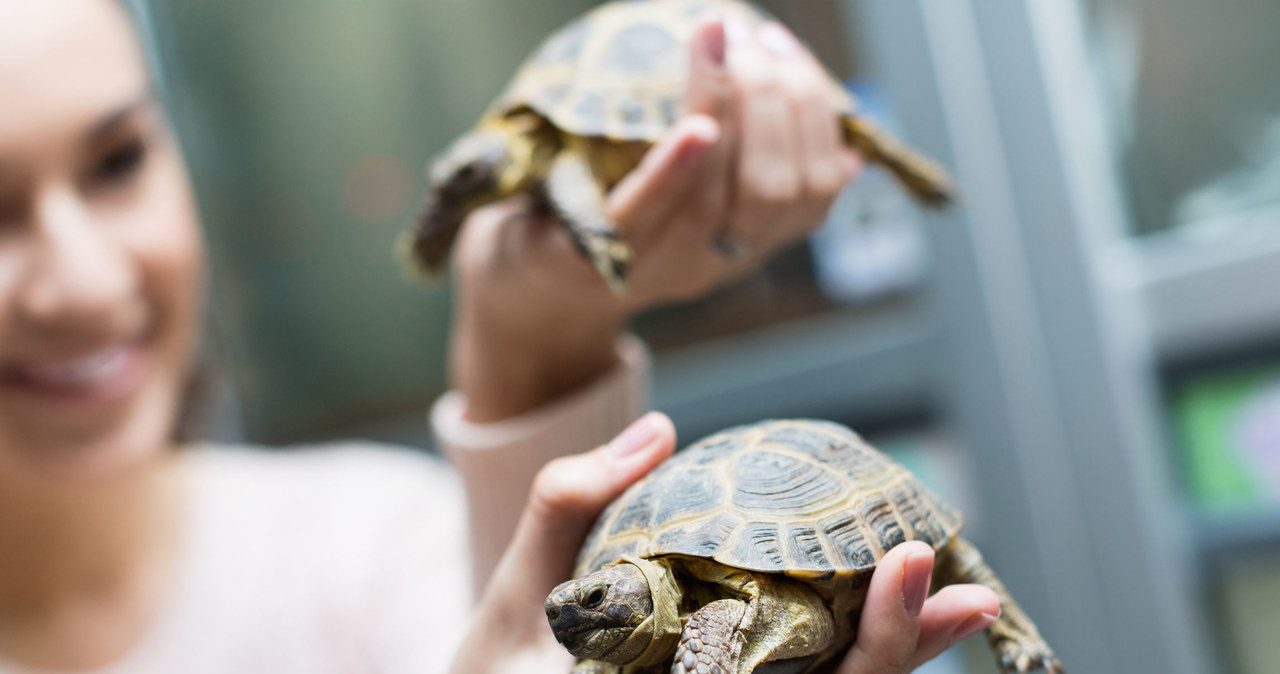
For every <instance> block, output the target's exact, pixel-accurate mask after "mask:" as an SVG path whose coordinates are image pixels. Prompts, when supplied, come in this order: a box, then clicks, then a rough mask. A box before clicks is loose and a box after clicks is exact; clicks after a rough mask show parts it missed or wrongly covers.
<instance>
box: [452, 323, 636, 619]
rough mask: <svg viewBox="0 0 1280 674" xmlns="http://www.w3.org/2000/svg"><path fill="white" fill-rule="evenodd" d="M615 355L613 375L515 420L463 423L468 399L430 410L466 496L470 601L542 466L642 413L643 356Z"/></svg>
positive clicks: (627, 343) (621, 349)
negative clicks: (616, 357) (615, 363)
mask: <svg viewBox="0 0 1280 674" xmlns="http://www.w3.org/2000/svg"><path fill="white" fill-rule="evenodd" d="M616 348H617V351H618V357H619V358H618V360H619V363H620V364H619V365H618V366H616V367H615V368H614V369H613V370H611V371H609V372H608V373H606V374H605V375H603V376H602V377H601V378H600V379H598V380H596V381H595V382H592V383H591V384H589V385H588V386H586V387H585V388H582V389H580V390H578V391H576V392H574V393H572V394H570V395H568V396H566V397H564V398H562V399H560V400H557V401H554V402H552V403H550V404H548V405H545V406H543V407H541V408H538V409H536V410H532V411H530V412H527V413H525V414H522V415H520V416H517V417H512V418H508V419H503V420H501V421H497V422H492V423H483V424H480V423H472V422H470V421H468V420H467V417H466V411H467V400H466V398H465V397H464V396H462V395H461V394H460V393H458V392H457V391H451V392H449V393H446V394H445V395H444V396H442V397H441V398H440V400H438V401H437V402H436V404H435V405H434V406H433V407H432V410H431V426H432V431H433V432H434V434H435V436H436V440H437V442H438V443H439V445H440V448H441V450H442V451H443V452H444V454H445V455H446V456H447V457H448V458H449V460H450V461H451V462H452V463H453V465H454V466H455V467H456V468H457V470H458V473H459V475H460V476H461V478H462V484H463V486H464V488H465V490H466V497H467V509H468V514H467V519H468V524H469V526H468V529H469V532H470V533H469V537H470V546H471V555H472V569H471V570H472V586H473V589H474V591H475V592H476V594H477V596H478V595H479V593H480V591H481V590H482V589H483V588H484V586H485V584H486V583H487V582H488V579H489V575H490V574H491V573H492V571H493V568H494V567H495V566H496V565H497V563H498V559H499V558H500V557H501V556H502V553H503V551H504V550H505V549H506V547H507V543H508V542H509V541H510V539H511V535H512V533H513V532H514V531H515V526H516V522H517V520H518V519H519V517H520V513H521V511H522V510H523V509H524V505H525V501H526V500H527V499H528V494H529V486H530V484H532V482H533V478H534V476H535V475H536V474H537V472H538V470H539V469H540V468H542V466H543V464H545V463H547V462H548V461H550V460H551V459H554V458H556V457H559V456H565V455H568V454H577V453H580V452H585V451H587V450H590V449H592V448H594V447H597V446H599V445H602V444H604V443H606V442H608V441H609V440H611V439H613V437H614V436H615V435H617V434H618V433H619V432H621V431H622V430H623V429H624V428H626V426H627V425H628V424H629V423H631V422H632V421H633V420H635V419H636V418H638V417H639V416H640V415H641V414H642V413H643V412H644V411H645V410H646V409H648V406H649V401H648V394H649V356H648V352H647V350H646V349H645V347H644V345H643V344H642V343H641V342H640V340H639V339H637V338H635V337H633V336H630V335H627V336H625V337H623V338H622V339H620V340H619V342H618V344H617V347H616Z"/></svg>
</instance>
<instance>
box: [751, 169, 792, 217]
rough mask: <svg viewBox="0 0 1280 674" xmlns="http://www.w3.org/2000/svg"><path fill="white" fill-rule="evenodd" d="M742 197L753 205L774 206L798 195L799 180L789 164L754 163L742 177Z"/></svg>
mask: <svg viewBox="0 0 1280 674" xmlns="http://www.w3.org/2000/svg"><path fill="white" fill-rule="evenodd" d="M743 188H744V192H743V199H744V201H746V202H747V203H748V204H749V205H751V206H753V207H763V208H774V207H777V206H780V205H783V204H786V203H787V202H789V201H792V200H794V199H796V198H797V197H799V196H800V180H799V177H798V176H797V175H796V172H795V171H794V170H792V168H791V167H789V166H781V165H778V164H763V163H761V164H756V165H755V166H753V167H750V168H749V169H748V170H747V172H746V175H745V176H744V179H743Z"/></svg>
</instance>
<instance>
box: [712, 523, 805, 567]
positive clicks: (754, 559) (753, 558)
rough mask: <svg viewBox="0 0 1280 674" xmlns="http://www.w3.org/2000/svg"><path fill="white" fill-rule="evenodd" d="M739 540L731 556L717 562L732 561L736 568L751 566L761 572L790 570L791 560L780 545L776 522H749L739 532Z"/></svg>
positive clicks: (718, 557) (718, 559)
mask: <svg viewBox="0 0 1280 674" xmlns="http://www.w3.org/2000/svg"><path fill="white" fill-rule="evenodd" d="M737 538H738V544H737V545H736V546H734V547H733V548H732V549H731V551H730V552H729V554H728V555H727V556H724V555H720V556H717V560H716V561H725V562H726V563H728V562H730V561H731V562H733V565H735V566H737V565H744V566H749V567H751V568H753V569H756V570H759V571H773V572H780V571H786V570H787V569H788V568H790V560H789V559H787V557H785V556H784V555H783V547H782V546H781V545H779V539H778V525H777V523H776V522H747V523H745V524H743V525H742V527H741V528H740V529H739V530H738V536H737ZM720 557H724V559H720Z"/></svg>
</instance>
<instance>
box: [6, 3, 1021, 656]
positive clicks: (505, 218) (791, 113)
mask: <svg viewBox="0 0 1280 674" xmlns="http://www.w3.org/2000/svg"><path fill="white" fill-rule="evenodd" d="M740 42H741V44H736V45H735V46H734V47H733V48H732V49H730V52H731V58H729V59H728V60H729V62H730V65H729V66H726V64H725V58H724V52H725V49H724V45H723V32H722V31H721V30H720V28H719V27H718V26H708V27H706V28H704V29H703V31H702V33H701V35H700V37H699V41H698V45H697V46H696V47H695V49H694V54H693V55H692V58H693V63H694V67H695V68H697V69H698V76H697V77H696V80H697V82H698V84H697V85H696V86H695V87H694V89H693V90H692V91H691V92H690V97H689V101H688V107H689V111H690V114H689V115H687V116H686V118H685V119H684V120H683V121H682V122H681V124H680V126H679V127H678V128H677V130H676V131H675V132H674V133H673V134H672V136H671V138H669V139H668V140H667V141H666V142H664V143H663V144H662V145H661V146H660V147H659V148H658V149H656V150H655V151H654V152H653V153H651V156H650V157H649V158H648V160H647V161H646V163H645V165H644V167H643V168H642V169H641V170H640V171H638V172H637V173H636V174H635V175H634V176H633V177H632V178H630V179H629V180H628V181H627V182H626V183H625V184H624V185H622V186H620V187H619V188H618V190H617V192H616V193H615V194H614V195H613V196H612V198H611V202H610V209H611V215H612V216H614V217H616V218H617V219H618V221H619V222H621V223H623V225H624V228H625V231H627V232H628V235H629V236H630V237H632V242H633V244H634V245H635V247H636V249H637V251H638V254H639V261H638V264H637V266H636V268H635V272H634V277H633V284H634V292H633V293H632V294H631V295H629V296H628V299H627V300H626V301H619V300H615V299H614V298H612V297H611V296H609V295H608V294H607V293H606V292H604V291H603V290H602V289H601V288H600V287H599V286H598V283H594V282H593V279H592V278H591V274H590V271H589V270H588V269H587V268H586V267H585V265H583V264H582V263H580V262H578V261H577V260H576V258H574V257H573V256H572V255H571V254H570V253H569V251H568V246H567V244H566V242H565V241H564V240H563V239H562V238H560V236H559V235H558V234H556V233H555V228H548V227H539V226H538V224H539V223H537V222H534V221H533V220H532V219H531V217H530V216H528V215H525V214H524V212H523V211H522V205H521V204H520V203H507V204H501V205H498V206H495V207H493V208H491V209H487V210H485V211H483V212H481V213H478V214H477V215H476V216H475V217H474V218H473V219H472V221H471V222H470V223H468V226H467V228H466V234H465V236H464V239H463V241H462V242H461V247H460V250H459V251H458V253H459V254H458V259H457V263H458V271H459V283H458V287H459V291H458V292H459V297H458V303H457V306H458V307H459V308H458V316H457V321H456V325H457V331H456V334H455V341H454V348H453V352H452V356H451V358H452V365H453V371H454V378H455V381H456V385H457V390H456V391H455V392H454V393H453V394H450V396H448V397H446V398H445V399H444V400H442V401H441V402H440V403H439V404H438V405H437V406H436V409H435V410H434V412H433V424H434V426H435V429H436V431H437V432H438V433H439V435H440V436H441V439H442V442H443V444H444V445H445V446H446V447H447V448H448V451H449V453H450V454H451V456H452V457H453V458H454V461H455V462H456V463H457V465H458V471H459V472H460V473H461V475H462V476H463V479H462V480H461V482H462V483H465V485H466V488H467V494H466V498H467V500H468V502H469V504H470V506H471V510H470V512H471V516H472V522H473V525H472V527H471V534H472V535H471V544H472V545H471V547H472V549H473V551H474V558H473V571H472V572H471V573H470V574H468V573H467V571H466V569H465V567H464V564H463V562H461V561H460V560H462V559H463V555H461V554H460V553H459V552H458V551H459V550H462V549H465V547H466V545H465V543H464V541H463V539H464V538H465V534H464V529H463V526H462V524H461V521H462V518H461V516H460V514H461V511H462V507H461V502H462V498H463V496H462V494H461V493H460V490H459V489H458V488H457V485H458V484H459V482H460V481H459V480H458V478H457V477H456V476H455V475H454V474H453V473H451V472H449V470H448V469H446V468H444V467H442V466H440V465H437V464H436V463H434V462H431V461H428V460H426V459H423V458H421V457H418V456H416V455H411V454H408V453H403V452H394V451H388V450H385V449H375V448H369V447H365V448H352V447H334V448H328V449H325V450H317V451H311V452H297V453H289V454H284V455H280V454H272V455H269V454H266V453H254V452H248V451H241V450H239V449H236V448H209V447H186V448H179V447H177V446H175V444H174V443H173V441H172V439H171V438H172V437H173V430H174V424H175V417H176V415H177V411H178V407H179V406H180V401H181V398H182V389H183V385H184V381H185V380H186V378H187V373H188V366H189V361H190V358H191V352H192V346H193V343H194V341H195V339H196V335H197V332H198V329H199V326H198V316H199V315H200V309H199V305H200V301H199V300H200V297H201V294H202V262H201V255H202V251H201V242H200V236H199V231H198V222H197V216H196V211H195V208H194V205H193V203H192V199H191V194H190V190H189V186H188V184H187V177H186V174H185V171H184V168H183V165H182V161H181V156H180V153H179V151H178V148H177V145H176V143H175V141H174V139H173V138H172V137H171V135H170V131H169V128H168V126H167V124H166V122H165V120H164V117H163V114H162V111H161V110H160V109H159V107H158V105H157V104H156V102H155V100H154V98H153V96H152V94H151V86H150V83H149V81H148V76H147V69H146V67H145V64H144V61H143V58H142V55H141V53H140V50H139V47H138V44H137V40H136V36H135V35H134V33H133V30H132V26H131V25H130V23H129V19H128V17H127V15H126V13H125V12H124V11H123V10H122V8H121V6H120V5H119V3H117V2H115V1H114V0H57V1H54V0H46V1H43V2H38V3H36V2H29V1H28V0H0V93H2V95H3V105H0V672H4V673H5V674H8V673H9V672H24V671H32V670H36V671H77V672H83V671H90V672H184V673H192V672H232V671H234V672H273V673H285V674H287V673H289V672H308V673H316V672H349V671H368V670H376V671H443V670H444V669H446V668H447V667H448V666H449V663H450V662H452V663H453V664H452V668H453V671H457V672H490V671H492V672H497V671H516V670H519V671H522V672H529V671H548V672H557V671H565V669H567V667H568V664H567V663H568V657H567V655H566V654H565V653H564V652H563V651H562V650H561V649H559V647H558V646H556V644H555V643H554V642H553V641H552V640H551V638H550V632H549V630H548V629H547V628H546V624H545V618H544V617H543V616H542V611H541V603H542V600H543V597H545V595H546V593H547V591H548V590H549V589H550V587H551V586H552V585H553V584H555V583H556V582H558V581H559V580H562V579H564V578H565V576H566V575H567V573H568V568H569V565H570V563H571V560H572V556H573V553H574V551H575V550H576V548H577V546H578V544H579V543H580V542H581V540H582V537H583V534H584V532H585V528H586V527H587V526H588V524H589V522H590V521H591V520H592V518H593V517H594V516H595V515H596V514H597V513H598V512H599V511H600V509H601V508H603V506H604V504H605V503H607V502H608V501H609V500H610V499H611V498H613V497H614V496H615V495H617V494H618V493H619V492H620V491H621V490H622V489H624V488H625V487H626V486H627V485H628V484H630V483H631V482H633V481H634V480H635V479H637V478H638V477H639V476H641V475H642V474H644V473H645V472H646V471H648V470H649V469H650V468H652V467H653V466H654V465H655V464H656V463H658V462H659V461H661V460H662V459H663V458H664V457H666V456H667V455H669V454H670V452H671V451H672V450H673V448H674V446H675V438H674V432H673V430H672V428H671V425H670V422H669V421H667V420H666V419H665V417H662V416H661V415H647V416H644V417H642V418H641V419H640V420H638V421H636V422H635V423H634V424H632V425H631V426H630V428H628V429H627V430H626V431H624V432H622V433H621V434H620V435H618V436H617V437H616V438H614V439H613V440H612V441H611V442H608V443H605V442H604V440H605V439H607V438H608V437H610V436H612V435H613V433H614V432H615V431H616V430H618V429H619V428H620V427H621V426H622V425H624V424H625V423H626V421H628V420H630V419H631V418H633V417H634V416H635V415H636V414H637V412H638V410H639V409H640V403H639V402H637V401H638V400H639V399H640V397H641V395H640V392H641V389H642V386H643V377H644V357H643V352H642V350H641V349H640V347H639V346H638V345H636V344H635V343H634V342H631V341H628V340H626V339H623V338H622V337H621V335H622V324H623V321H624V320H625V318H626V317H627V316H628V315H629V314H631V313H633V312H634V311H637V310H639V309H641V308H644V307H647V306H651V305H653V304H655V303H659V302H662V301H666V300H670V299H673V298H681V297H691V296H694V295H697V294H699V293H702V292H704V291H706V290H707V289H709V288H710V287H712V286H714V285H715V284H717V283H719V282H721V281H723V280H724V279H726V278H729V277H731V276H733V275H734V274H735V273H738V272H740V271H742V270H745V269H748V268H750V266H751V265H752V264H753V263H754V259H758V257H757V258H754V259H740V260H734V261H725V260H721V259H719V258H717V257H716V256H715V254H714V253H711V249H710V246H709V242H710V241H711V239H712V237H713V236H715V235H717V234H718V232H717V231H713V230H712V229H711V228H708V227H705V226H702V225H700V224H698V223H726V224H727V225H728V227H729V228H730V231H729V235H730V236H732V237H734V238H735V239H737V240H738V241H740V242H743V243H749V244H751V245H752V246H753V247H754V250H755V252H756V253H757V255H763V254H765V253H767V252H768V251H770V250H772V249H774V248H775V247H777V246H778V245H781V244H782V243H784V242H786V241H787V240H790V239H794V238H797V237H799V236H801V235H802V234H803V233H804V232H805V231H806V230H808V229H809V228H810V227H812V226H813V225H814V224H815V223H816V222H817V220H818V218H819V217H820V215H821V213H822V212H823V211H824V210H825V209H826V207H827V205H829V203H830V201H831V199H832V197H833V196H834V194H835V191H836V189H838V187H839V185H840V184H841V183H842V182H843V181H844V180H846V179H848V178H849V177H850V176H851V174H852V173H853V166H852V165H851V163H850V162H849V160H848V159H843V158H842V156H843V155H842V154H841V152H840V150H839V149H838V143H837V142H836V141H835V131H834V128H833V125H832V124H831V120H829V119H826V117H825V116H824V115H821V114H817V113H815V112H814V110H815V109H816V106H814V105H807V106H806V105H804V102H805V101H806V100H816V98H815V97H816V96H817V93H816V92H817V77H818V74H817V71H816V68H815V66H814V65H813V64H812V63H810V62H809V61H808V60H807V59H806V58H805V57H803V56H802V55H800V54H799V52H798V51H797V50H796V49H795V48H794V43H793V42H792V41H791V40H790V38H789V36H788V35H787V34H786V33H785V31H782V30H780V29H778V28H776V27H775V28H772V29H769V30H767V31H764V32H763V33H762V34H761V35H760V36H759V39H756V38H755V37H752V36H746V37H744V38H743V39H742V40H741V41H740ZM767 45H772V47H768V46H767ZM784 74H785V75H786V77H785V78H784V77H783V75H784ZM771 90H772V91H774V92H775V93H776V92H782V93H784V94H785V95H782V96H778V95H774V96H763V95H761V94H762V93H765V92H768V91H771ZM597 444H599V445H602V446H601V447H600V448H599V449H596V450H593V451H590V452H585V453H582V454H578V455H573V456H566V457H564V458H556V459H554V460H552V461H551V462H550V463H549V464H547V465H546V466H545V468H542V464H543V463H544V462H546V461H548V460H550V459H552V457H555V456H559V455H565V454H571V453H572V452H575V451H581V450H583V449H586V448H588V447H591V446H595V445H597ZM540 468H541V471H540V472H539V469H540ZM534 473H538V475H537V479H536V481H534V480H533V477H532V476H533V475H534ZM530 482H533V487H532V489H531V490H529V489H528V487H527V485H528V484H529V483H530ZM526 502H527V504H528V507H524V505H525V503H526ZM522 508H523V515H522V516H519V522H518V524H517V523H516V520H517V516H518V515H519V513H520V510H521V509H522ZM512 532H514V533H512ZM508 544H509V545H508ZM504 548H505V554H503V555H502V557H501V560H500V561H497V560H498V556H499V552H500V551H501V550H503V549H504ZM931 562H932V556H931V553H930V552H929V551H927V550H926V549H925V548H924V547H923V546H921V545H919V544H907V545H904V546H901V547H899V548H898V549H895V550H894V551H893V552H892V553H890V556H889V557H888V558H887V559H886V562H885V564H884V565H883V566H882V571H880V572H877V574H876V576H875V578H874V579H873V581H872V589H871V596H870V598H869V602H868V605H867V608H866V610H865V613H864V618H863V627H862V632H861V633H860V636H859V640H858V645H857V646H856V647H855V648H854V649H853V650H852V651H851V652H850V655H849V656H848V658H847V659H846V660H845V662H844V663H843V665H842V667H841V670H840V671H841V672H842V673H844V674H854V673H858V674H863V673H872V672H899V671H907V670H909V669H910V668H912V667H914V666H916V665H917V664H919V663H921V662H923V661H925V660H927V659H929V658H931V657H933V656H934V655H936V654H937V653H939V652H941V650H943V649H944V648H945V647H947V646H949V645H950V644H951V643H953V642H954V641H955V640H957V639H959V638H962V637H963V636H967V635H968V634H972V633H974V632H976V631H978V630H979V629H981V628H982V627H983V626H985V624H987V623H988V622H989V621H990V619H991V614H994V613H995V612H997V611H998V602H996V599H995V597H994V595H993V594H992V593H991V592H989V591H988V590H986V589H985V588H977V587H958V588H948V589H946V590H944V591H943V592H940V593H939V594H938V595H936V596H934V597H932V598H930V599H929V600H928V601H927V602H926V601H925V600H924V596H925V588H926V587H927V582H928V573H929V569H930V566H931ZM495 564H496V571H495V572H493V573H492V574H490V569H492V568H494V566H495ZM884 569H887V570H888V572H885V571H884ZM469 575H470V577H471V578H473V579H474V581H475V582H476V585H477V586H478V587H487V589H486V591H485V592H484V594H483V596H482V599H481V600H480V602H479V604H478V605H476V606H475V607H474V608H468V607H467V604H468V603H469V599H468V596H467V595H468V594H469V592H468V590H467V589H466V586H467V582H468V577H469ZM490 575H492V581H491V582H487V581H488V579H489V577H490ZM468 614H470V615H473V616H474V618H473V619H472V620H471V621H470V622H468V621H467V620H466V616H467V615H468ZM468 626H470V628H469V629H468ZM464 631H466V632H467V634H466V635H465V641H464V642H462V646H461V648H460V649H459V648H457V645H458V643H459V640H460V639H462V638H463V632H464ZM455 650H456V658H455V655H454V654H455Z"/></svg>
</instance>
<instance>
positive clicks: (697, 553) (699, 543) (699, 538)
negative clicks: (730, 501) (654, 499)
mask: <svg viewBox="0 0 1280 674" xmlns="http://www.w3.org/2000/svg"><path fill="white" fill-rule="evenodd" d="M740 524H741V520H739V519H738V518H737V517H735V516H733V515H731V514H729V513H720V514H719V515H716V516H715V517H710V518H707V519H704V520H700V521H697V522H688V523H683V524H681V525H679V526H674V527H670V528H667V529H664V530H663V531H662V533H660V534H659V535H658V537H657V538H656V539H655V540H654V541H653V549H654V550H655V551H657V552H660V553H662V554H681V555H689V556H692V557H712V556H714V555H715V553H716V551H718V550H720V549H721V548H722V547H724V543H725V541H727V540H729V537H730V536H732V535H733V532H734V531H735V530H736V529H737V528H738V526H739V525H740Z"/></svg>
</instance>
